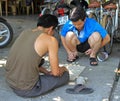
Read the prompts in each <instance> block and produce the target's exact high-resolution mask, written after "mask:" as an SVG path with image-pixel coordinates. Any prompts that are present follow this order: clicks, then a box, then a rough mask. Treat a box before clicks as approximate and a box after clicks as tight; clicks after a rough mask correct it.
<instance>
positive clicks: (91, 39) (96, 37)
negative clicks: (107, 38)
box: [88, 32, 102, 45]
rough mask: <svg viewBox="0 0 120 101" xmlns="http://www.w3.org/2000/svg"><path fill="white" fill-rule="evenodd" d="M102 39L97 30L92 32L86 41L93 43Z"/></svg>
mask: <svg viewBox="0 0 120 101" xmlns="http://www.w3.org/2000/svg"><path fill="white" fill-rule="evenodd" d="M101 41H102V37H101V35H100V33H98V32H94V33H93V34H92V35H91V36H90V37H89V38H88V42H89V43H90V45H91V44H94V43H99V42H101Z"/></svg>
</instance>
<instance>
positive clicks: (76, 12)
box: [70, 6, 86, 22]
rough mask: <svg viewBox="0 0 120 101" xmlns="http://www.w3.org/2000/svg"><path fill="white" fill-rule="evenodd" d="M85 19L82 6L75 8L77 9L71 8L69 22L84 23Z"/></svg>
mask: <svg viewBox="0 0 120 101" xmlns="http://www.w3.org/2000/svg"><path fill="white" fill-rule="evenodd" d="M85 18H86V12H85V10H84V9H83V7H82V6H77V7H75V8H73V10H72V12H71V14H70V20H71V21H73V22H76V21H78V20H82V21H84V19H85Z"/></svg>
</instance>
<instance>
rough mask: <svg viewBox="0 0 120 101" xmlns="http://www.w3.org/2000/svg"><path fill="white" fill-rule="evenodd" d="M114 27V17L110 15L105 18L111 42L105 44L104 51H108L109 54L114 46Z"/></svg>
mask: <svg viewBox="0 0 120 101" xmlns="http://www.w3.org/2000/svg"><path fill="white" fill-rule="evenodd" d="M112 27H113V23H112V17H111V16H110V15H108V16H107V17H106V19H105V29H106V30H107V32H108V34H109V35H110V42H109V43H108V44H106V45H105V46H104V51H105V52H107V53H108V54H109V55H110V54H111V53H112V47H113V31H112Z"/></svg>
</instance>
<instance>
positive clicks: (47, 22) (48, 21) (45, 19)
mask: <svg viewBox="0 0 120 101" xmlns="http://www.w3.org/2000/svg"><path fill="white" fill-rule="evenodd" d="M57 25H58V19H57V17H56V16H55V15H51V14H44V15H42V16H40V17H39V18H38V23H37V27H38V26H42V27H44V28H49V27H51V26H53V28H55V27H57Z"/></svg>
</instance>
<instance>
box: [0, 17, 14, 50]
mask: <svg viewBox="0 0 120 101" xmlns="http://www.w3.org/2000/svg"><path fill="white" fill-rule="evenodd" d="M12 39H13V29H12V27H11V25H10V24H9V23H8V22H7V20H6V19H4V18H2V17H0V48H4V47H6V46H7V45H8V44H9V43H10V42H11V41H12Z"/></svg>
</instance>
